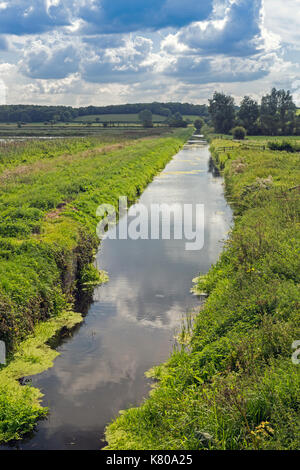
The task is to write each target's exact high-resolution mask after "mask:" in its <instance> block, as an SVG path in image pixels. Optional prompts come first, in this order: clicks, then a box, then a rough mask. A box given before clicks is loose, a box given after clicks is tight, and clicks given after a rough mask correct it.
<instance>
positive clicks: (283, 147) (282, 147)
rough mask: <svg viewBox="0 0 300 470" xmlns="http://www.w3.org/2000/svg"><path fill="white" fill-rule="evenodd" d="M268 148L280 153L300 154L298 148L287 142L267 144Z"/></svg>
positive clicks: (299, 147) (294, 144)
mask: <svg viewBox="0 0 300 470" xmlns="http://www.w3.org/2000/svg"><path fill="white" fill-rule="evenodd" d="M268 147H269V149H270V150H278V151H282V152H300V146H299V145H297V144H296V143H293V142H290V141H288V140H282V141H275V142H268Z"/></svg>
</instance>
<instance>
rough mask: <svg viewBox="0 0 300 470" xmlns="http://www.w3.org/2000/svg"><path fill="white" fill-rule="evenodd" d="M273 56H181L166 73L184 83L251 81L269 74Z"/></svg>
mask: <svg viewBox="0 0 300 470" xmlns="http://www.w3.org/2000/svg"><path fill="white" fill-rule="evenodd" d="M271 63H272V57H270V58H269V57H266V58H261V59H260V60H252V59H244V58H220V59H211V58H201V59H195V57H192V56H187V57H180V58H178V60H177V61H176V63H175V64H174V65H173V66H172V67H170V68H169V69H168V70H167V71H166V72H165V73H166V74H168V75H170V76H172V77H174V78H177V79H179V80H180V81H182V82H183V83H190V84H199V85H200V84H207V83H230V82H250V81H253V80H258V79H259V78H263V77H265V76H266V75H268V73H269V70H270V65H271Z"/></svg>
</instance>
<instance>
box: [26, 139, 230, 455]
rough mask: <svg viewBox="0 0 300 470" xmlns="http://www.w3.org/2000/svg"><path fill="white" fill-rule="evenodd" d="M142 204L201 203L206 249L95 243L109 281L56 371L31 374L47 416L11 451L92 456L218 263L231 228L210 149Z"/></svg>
mask: <svg viewBox="0 0 300 470" xmlns="http://www.w3.org/2000/svg"><path fill="white" fill-rule="evenodd" d="M200 137H202V136H199V138H200ZM191 140H196V138H195V137H193V138H192V139H191ZM140 202H141V203H143V204H145V205H146V206H147V207H150V205H151V204H152V203H160V204H161V203H167V204H174V203H180V204H188V203H193V204H196V203H197V204H204V206H205V243H204V248H203V249H202V250H201V251H186V250H185V243H186V241H184V240H169V241H168V240H152V241H151V240H136V241H133V240H123V241H120V240H108V239H106V240H105V241H104V242H103V243H102V246H101V249H100V251H99V253H98V256H97V264H98V265H99V267H101V269H105V270H106V271H108V273H109V277H110V281H109V283H108V284H106V285H103V286H101V287H99V288H97V289H96V290H95V293H94V302H93V304H92V305H91V306H90V307H89V309H88V314H87V316H86V317H85V319H84V323H83V324H82V326H80V327H79V328H77V329H76V331H75V332H74V333H73V335H72V336H71V337H70V338H65V339H64V340H63V341H62V342H61V343H60V344H59V346H58V348H57V349H58V351H59V352H60V353H61V355H60V356H59V357H58V358H57V359H56V361H55V364H54V367H53V368H52V369H49V370H48V371H46V372H44V373H42V374H40V375H37V376H35V377H32V383H33V385H34V386H36V387H38V388H40V389H41V390H42V391H43V393H44V394H45V396H44V401H43V404H44V405H46V406H49V407H50V414H49V416H48V418H47V419H46V420H45V421H43V422H40V423H39V425H38V426H37V431H36V433H35V434H34V435H33V436H31V437H30V438H28V439H26V440H24V441H21V442H20V443H18V445H17V448H20V449H99V448H100V447H101V446H102V445H103V444H104V443H103V442H102V441H101V439H103V437H104V428H105V426H106V425H107V424H108V423H109V422H110V421H111V420H112V419H113V418H114V417H115V416H117V414H118V412H119V410H122V409H125V408H127V407H129V406H130V405H138V404H140V403H141V401H142V399H143V397H145V396H146V395H147V393H148V391H149V388H150V385H149V380H147V379H146V378H145V376H144V373H145V371H147V370H148V369H149V368H151V367H153V365H155V364H159V363H161V362H162V361H165V360H166V359H167V358H168V356H169V354H170V352H171V351H172V347H173V344H174V339H173V338H174V333H175V332H176V331H178V329H179V327H180V324H181V319H182V314H184V312H186V311H188V310H190V309H193V308H197V307H199V304H200V300H199V298H197V297H195V296H193V295H192V294H191V293H190V289H191V287H192V279H193V277H195V276H196V275H197V274H198V273H199V272H202V273H205V272H207V271H208V269H209V267H210V266H211V264H212V263H214V262H215V261H216V259H217V258H218V255H219V253H220V250H221V249H222V241H223V240H224V238H225V237H226V234H227V232H228V230H229V226H230V223H231V211H230V209H229V207H228V206H227V204H226V201H225V199H224V195H223V185H222V179H221V178H220V177H218V176H217V175H216V174H214V171H213V167H212V165H211V163H210V155H209V151H208V146H207V145H203V144H195V145H194V144H193V145H186V146H185V148H184V149H183V150H182V151H180V152H179V153H178V154H177V155H176V156H175V157H174V158H173V160H172V161H171V162H170V163H169V164H168V165H167V166H166V168H165V170H164V171H163V172H162V174H161V175H159V176H158V177H156V178H155V179H154V181H153V182H152V183H151V184H150V185H149V186H148V188H147V189H146V190H145V192H144V193H143V195H142V196H141V198H140ZM175 223H176V221H175Z"/></svg>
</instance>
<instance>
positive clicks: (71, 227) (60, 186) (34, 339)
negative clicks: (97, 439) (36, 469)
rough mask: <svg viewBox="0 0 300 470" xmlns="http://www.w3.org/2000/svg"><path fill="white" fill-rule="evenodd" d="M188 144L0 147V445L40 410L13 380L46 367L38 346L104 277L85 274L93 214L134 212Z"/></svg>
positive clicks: (29, 391)
mask: <svg viewBox="0 0 300 470" xmlns="http://www.w3.org/2000/svg"><path fill="white" fill-rule="evenodd" d="M190 134H191V131H190V130H186V129H185V130H176V131H172V130H170V129H164V130H163V129H159V132H158V133H157V134H156V135H155V130H150V131H146V130H142V129H141V131H140V132H138V133H134V134H132V133H130V132H129V133H126V132H123V133H120V132H119V133H118V135H117V134H115V133H110V132H107V133H105V134H103V135H102V136H101V137H98V138H95V137H93V138H82V139H59V140H53V141H34V140H33V141H27V142H17V143H15V142H12V143H9V144H5V145H4V144H3V145H2V146H1V147H0V180H1V190H0V218H1V228H0V313H1V315H0V339H1V340H2V341H5V343H6V346H7V348H8V352H9V357H8V366H7V367H2V370H0V441H9V440H11V439H19V438H20V437H21V436H22V435H24V433H26V432H28V431H30V430H32V429H33V427H34V425H35V423H36V420H37V419H38V418H39V417H43V416H44V415H45V413H46V411H47V410H45V409H44V408H42V407H41V406H40V398H41V393H40V392H39V391H38V390H36V389H34V388H33V387H31V386H29V385H26V386H21V385H20V383H19V382H18V379H20V378H22V377H24V376H25V375H31V374H33V373H37V372H41V371H42V370H44V369H47V368H49V367H51V364H52V362H53V360H54V358H55V357H56V355H57V353H56V352H55V351H53V350H52V349H51V348H50V347H49V346H47V345H46V344H45V343H46V342H47V340H48V339H49V338H50V337H51V336H53V335H54V334H55V332H56V331H57V330H60V329H62V328H63V327H68V328H72V327H73V326H74V325H76V324H77V323H78V322H80V321H81V320H82V317H81V316H80V315H78V314H76V313H73V312H72V305H73V302H74V298H75V295H76V293H78V292H87V291H89V290H90V289H91V288H92V287H93V286H94V285H96V284H99V283H101V282H103V281H105V280H107V277H106V275H105V273H99V272H98V271H97V270H96V269H95V268H94V267H93V260H94V254H95V250H96V247H97V245H98V243H99V240H98V239H97V237H96V230H95V228H96V225H97V223H98V222H99V219H98V218H97V217H96V209H97V207H98V205H100V204H101V203H104V202H105V203H110V204H113V205H114V206H115V207H117V204H118V197H119V196H120V195H127V197H128V200H129V203H133V202H134V201H135V200H136V198H137V197H138V194H140V193H141V192H142V191H143V189H144V188H145V187H146V186H147V184H148V183H149V182H150V181H151V179H152V178H153V177H154V175H155V174H156V173H157V172H158V171H160V170H161V169H162V168H163V167H164V166H165V165H166V163H167V162H168V161H169V160H170V158H171V157H172V155H173V154H175V153H176V152H177V151H178V149H179V148H180V147H181V146H182V145H183V144H184V142H185V141H186V139H187V138H188V137H189V135H190Z"/></svg>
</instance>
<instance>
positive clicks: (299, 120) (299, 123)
mask: <svg viewBox="0 0 300 470" xmlns="http://www.w3.org/2000/svg"><path fill="white" fill-rule="evenodd" d="M294 133H295V134H296V135H300V115H297V116H296V118H295V128H294Z"/></svg>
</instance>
